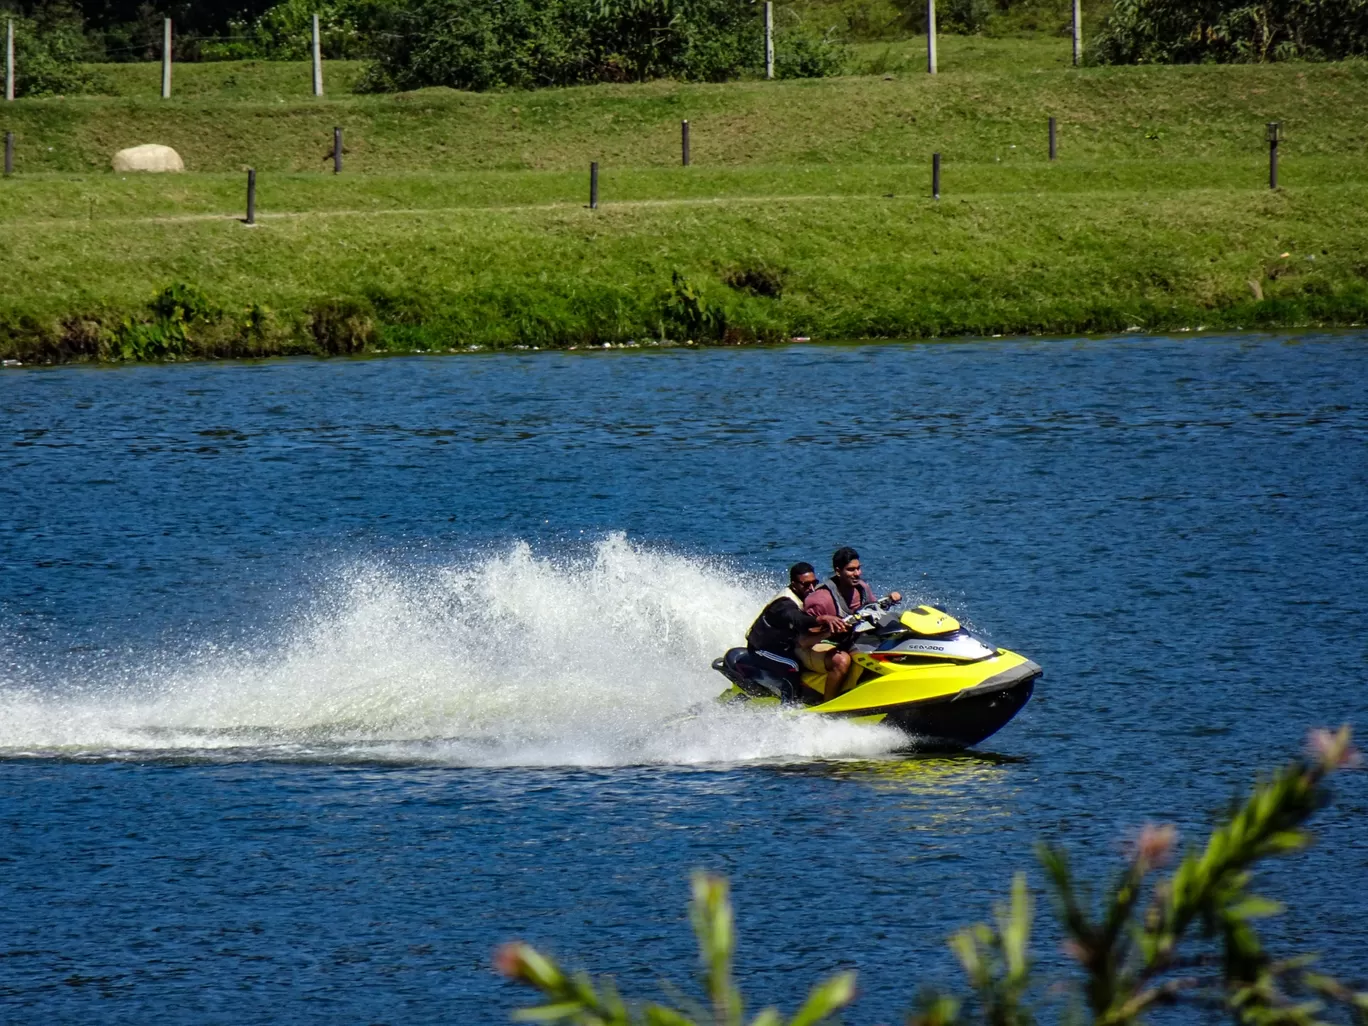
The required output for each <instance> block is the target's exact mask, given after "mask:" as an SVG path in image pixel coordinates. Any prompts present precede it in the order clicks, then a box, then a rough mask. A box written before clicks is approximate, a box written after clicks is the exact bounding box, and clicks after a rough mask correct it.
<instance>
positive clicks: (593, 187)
mask: <svg viewBox="0 0 1368 1026" xmlns="http://www.w3.org/2000/svg"><path fill="white" fill-rule="evenodd" d="M589 209H590V210H597V209H598V161H597V160H595V161H592V162H591V163H590V164H589Z"/></svg>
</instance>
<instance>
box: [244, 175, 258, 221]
mask: <svg viewBox="0 0 1368 1026" xmlns="http://www.w3.org/2000/svg"><path fill="white" fill-rule="evenodd" d="M244 223H245V224H256V168H254V167H249V168H248V169H247V220H246V221H245V222H244Z"/></svg>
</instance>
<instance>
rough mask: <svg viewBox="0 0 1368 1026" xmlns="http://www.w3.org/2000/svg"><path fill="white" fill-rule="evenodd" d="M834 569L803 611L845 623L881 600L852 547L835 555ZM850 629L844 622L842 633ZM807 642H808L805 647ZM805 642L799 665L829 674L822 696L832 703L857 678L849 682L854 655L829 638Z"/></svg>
mask: <svg viewBox="0 0 1368 1026" xmlns="http://www.w3.org/2000/svg"><path fill="white" fill-rule="evenodd" d="M831 568H832V569H833V570H834V571H835V573H834V574H832V576H831V577H830V578H829V579H828V580H825V581H823V582H822V584H821V586H820V587H817V588H814V589H812V590H810V591H809V592H808V594H807V597H806V598H805V599H804V600H803V612H805V613H807V614H809V615H810V616H815V617H818V618H826V619H828V620H829V619H832V618H834V619H838V620H842V621H844V618H846V617H849V616H851V615H852V614H853V613H854V612H855V610H857V609H859V608H861V607H862V606H867V605H870V604H871V603H873V602H877V601H878V599H877V597H876V596H875V594H874V589H873V588H871V587H870V586H869V585H868V584H866V583H865V582H864V580H863V578H862V576H861V575H862V573H863V570H862V568H861V566H860V554H859V553H858V552H856V551H855V550H854V549H852V548H850V546H848V545H847V546H844V547H842V548H839V549H837V550H836V551H835V552H834V553H832V556H831ZM888 599H889V601H890V603H897V602H901V601H902V595H900V594H899V593H898V592H896V591H895V592H892V593H891V594H890V595H889V596H888ZM846 630H848V627H847V626H846V625H845V623H844V622H842V624H841V629H840V631H839V632H838V633H844V632H845V631H846ZM803 641H806V642H807V643H806V644H804V643H803ZM803 641H800V642H799V645H798V649H797V653H796V654H797V657H798V662H799V663H801V664H802V666H803V668H804V669H805V670H809V671H811V672H812V673H825V674H826V688H825V690H824V691H823V692H822V697H823V699H825V700H827V701H830V700H831V699H833V698H835V697H836V696H837V695H839V694H840V693H841V691H842V690H843V689H844V688H845V687H846V686H848V684H850V683H853V679H851V680H848V679H847V678H848V676H853V675H851V672H850V666H851V663H850V653H849V652H847V651H845V650H844V649H843V648H842V647H840V646H838V645H834V644H832V643H831V642H830V641H829V640H828V638H827V637H826V636H819V637H817V638H815V639H811V640H809V639H806V638H805V639H803Z"/></svg>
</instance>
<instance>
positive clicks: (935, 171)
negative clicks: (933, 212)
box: [931, 153, 940, 199]
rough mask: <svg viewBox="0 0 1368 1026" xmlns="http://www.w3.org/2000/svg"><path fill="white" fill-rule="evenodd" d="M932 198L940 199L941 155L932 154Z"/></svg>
mask: <svg viewBox="0 0 1368 1026" xmlns="http://www.w3.org/2000/svg"><path fill="white" fill-rule="evenodd" d="M931 198H932V199H940V154H939V153H933V154H931Z"/></svg>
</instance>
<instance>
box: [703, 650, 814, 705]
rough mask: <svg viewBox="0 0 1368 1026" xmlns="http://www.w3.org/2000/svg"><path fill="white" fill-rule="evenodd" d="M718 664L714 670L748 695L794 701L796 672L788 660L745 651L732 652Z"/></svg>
mask: <svg viewBox="0 0 1368 1026" xmlns="http://www.w3.org/2000/svg"><path fill="white" fill-rule="evenodd" d="M718 662H720V663H721V664H722V665H721V666H717V667H716V668H717V669H718V670H721V671H722V673H723V675H724V676H725V677H727V678H728V679H729V680H731V681H732V683H734V684H735V685H736V686H737V687H738V688H740V689H741V690H742V691H744V692H746V694H748V695H752V696H754V697H756V698H778V699H780V700H781V701H784V702H793V701H797V696H798V692H799V687H800V684H799V681H798V673H799V669H798V664H797V663H795V662H794V661H793V660H791V659H785V658H784V657H783V656H779V655H772V654H771V653H768V652H752V651H751V650H750V649H748V648H732V649H728V650H727V654H726V655H724V656H723V657H722V658H721V659H720V660H718ZM714 665H715V664H714Z"/></svg>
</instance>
